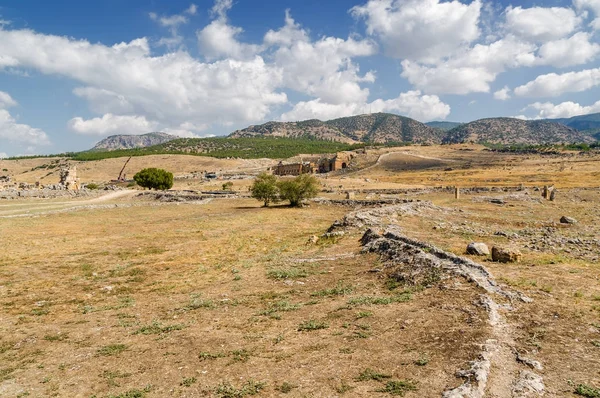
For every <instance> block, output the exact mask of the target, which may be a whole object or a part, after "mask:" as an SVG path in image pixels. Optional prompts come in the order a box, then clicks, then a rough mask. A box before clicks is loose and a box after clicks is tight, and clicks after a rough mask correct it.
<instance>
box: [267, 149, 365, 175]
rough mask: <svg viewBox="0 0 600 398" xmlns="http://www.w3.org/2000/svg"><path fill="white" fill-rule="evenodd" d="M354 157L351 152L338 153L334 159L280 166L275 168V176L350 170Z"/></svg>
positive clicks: (281, 164)
mask: <svg viewBox="0 0 600 398" xmlns="http://www.w3.org/2000/svg"><path fill="white" fill-rule="evenodd" d="M353 157H354V154H353V153H350V152H338V153H337V154H336V155H335V156H334V157H333V158H321V159H319V160H318V161H317V162H298V163H288V164H284V163H283V162H279V164H278V165H277V166H275V167H273V174H275V175H277V176H299V175H300V174H315V173H329V172H331V171H338V170H344V169H346V168H348V165H349V164H350V161H351V160H352V158H353Z"/></svg>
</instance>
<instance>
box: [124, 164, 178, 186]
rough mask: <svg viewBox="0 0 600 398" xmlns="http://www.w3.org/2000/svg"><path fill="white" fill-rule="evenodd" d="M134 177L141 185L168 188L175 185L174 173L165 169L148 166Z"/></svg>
mask: <svg viewBox="0 0 600 398" xmlns="http://www.w3.org/2000/svg"><path fill="white" fill-rule="evenodd" d="M133 179H134V180H135V182H137V184H138V185H139V186H140V187H143V188H149V189H157V190H162V191H164V190H167V189H171V188H172V187H173V173H170V172H168V171H166V170H163V169H156V168H153V167H151V168H148V169H143V170H142V171H140V172H138V173H137V174H136V175H134V176H133Z"/></svg>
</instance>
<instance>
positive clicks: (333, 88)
mask: <svg viewBox="0 0 600 398" xmlns="http://www.w3.org/2000/svg"><path fill="white" fill-rule="evenodd" d="M598 30H600V0H572V1H557V0H556V1H555V0H548V1H530V0H526V1H525V0H524V1H520V2H519V1H516V2H508V1H484V0H463V1H459V0H454V1H447V0H446V1H445V0H360V1H359V0H328V1H323V0H318V1H317V0H304V1H297V0H296V1H292V0H266V1H261V2H258V1H251V0H237V1H233V0H211V1H209V0H202V1H199V0H195V1H180V0H173V1H168V2H167V1H158V0H147V1H142V0H128V1H122V0H104V1H101V2H100V1H85V2H83V1H73V0H55V1H52V2H49V1H45V0H44V1H41V0H14V1H11V0H5V1H2V2H0V157H1V156H7V155H8V156H14V155H21V154H33V153H58V152H63V151H78V150H84V149H88V148H90V147H91V146H92V145H93V144H94V143H95V142H97V141H99V140H101V139H102V138H104V137H106V136H109V135H114V134H143V133H146V132H150V131H165V132H168V133H171V134H176V135H180V136H188V137H189V136H198V137H202V136H212V135H224V134H228V133H230V132H231V131H233V130H235V129H237V128H243V127H246V126H248V125H251V124H258V123H262V122H265V121H268V120H281V121H294V120H303V119H309V118H319V119H322V120H327V119H331V118H335V117H341V116H349V115H353V114H361V113H368V112H390V113H397V114H401V115H405V116H409V117H413V118H415V119H417V120H420V121H423V122H425V121H430V120H449V121H462V122H464V121H470V120H476V119H479V118H484V117H492V116H513V117H521V118H530V119H535V118H547V117H549V118H553V117H570V116H574V115H579V114H587V113H594V112H600V101H598V99H600V98H599V94H600V88H599V86H600V62H599V59H600V58H599V55H600V44H598V39H599V36H598Z"/></svg>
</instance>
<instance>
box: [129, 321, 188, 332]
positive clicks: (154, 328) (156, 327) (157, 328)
mask: <svg viewBox="0 0 600 398" xmlns="http://www.w3.org/2000/svg"><path fill="white" fill-rule="evenodd" d="M184 327H185V326H184V325H164V326H163V325H162V324H161V323H160V322H156V321H155V322H152V324H150V325H146V326H142V327H141V328H139V329H138V330H136V331H135V333H134V334H144V335H149V334H165V333H170V332H172V331H174V330H181V329H183V328H184Z"/></svg>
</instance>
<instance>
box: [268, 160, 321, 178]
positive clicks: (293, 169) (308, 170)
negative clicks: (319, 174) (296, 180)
mask: <svg viewBox="0 0 600 398" xmlns="http://www.w3.org/2000/svg"><path fill="white" fill-rule="evenodd" d="M317 170H318V169H317V166H316V165H315V164H314V163H310V162H302V163H289V164H284V163H283V162H279V164H278V165H277V166H275V167H273V174H275V175H276V176H299V175H300V174H313V173H315V172H316V171H317Z"/></svg>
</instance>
